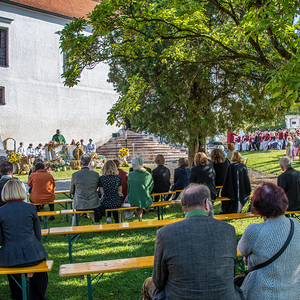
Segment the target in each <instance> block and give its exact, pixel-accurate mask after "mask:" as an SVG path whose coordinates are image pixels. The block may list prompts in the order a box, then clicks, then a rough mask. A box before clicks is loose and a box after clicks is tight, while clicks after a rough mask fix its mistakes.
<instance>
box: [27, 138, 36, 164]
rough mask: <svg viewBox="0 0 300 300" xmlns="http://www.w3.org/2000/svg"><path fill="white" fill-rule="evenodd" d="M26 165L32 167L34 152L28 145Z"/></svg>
mask: <svg viewBox="0 0 300 300" xmlns="http://www.w3.org/2000/svg"><path fill="white" fill-rule="evenodd" d="M26 154H27V164H28V165H32V164H33V161H34V157H35V150H34V148H33V145H32V144H31V143H30V144H29V146H28V148H27V152H26Z"/></svg>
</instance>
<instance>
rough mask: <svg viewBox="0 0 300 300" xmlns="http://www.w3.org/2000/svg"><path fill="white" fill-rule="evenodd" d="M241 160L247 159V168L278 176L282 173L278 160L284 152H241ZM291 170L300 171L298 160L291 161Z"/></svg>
mask: <svg viewBox="0 0 300 300" xmlns="http://www.w3.org/2000/svg"><path fill="white" fill-rule="evenodd" d="M242 156H243V158H248V162H247V167H248V168H251V169H253V170H256V171H261V172H266V173H270V174H275V175H279V174H281V173H282V171H281V169H280V166H279V160H280V158H281V157H283V156H285V150H268V151H250V152H243V153H242ZM293 168H295V169H296V170H298V171H300V161H299V159H294V160H293Z"/></svg>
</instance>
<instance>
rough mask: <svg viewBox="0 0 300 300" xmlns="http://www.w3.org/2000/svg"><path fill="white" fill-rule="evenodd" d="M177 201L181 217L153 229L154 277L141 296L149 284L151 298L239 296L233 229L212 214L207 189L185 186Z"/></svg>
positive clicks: (147, 296)
mask: <svg viewBox="0 0 300 300" xmlns="http://www.w3.org/2000/svg"><path fill="white" fill-rule="evenodd" d="M181 205H182V209H183V211H184V213H185V219H184V220H182V221H180V222H176V223H173V224H170V225H167V226H165V227H163V228H161V229H159V230H158V231H157V235H156V244H155V255H154V266H153V275H152V280H151V278H148V279H147V280H146V281H145V283H144V298H145V299H151V298H150V297H151V292H149V289H151V285H152V286H153V288H152V299H153V300H158V299H172V300H181V299H185V300H194V299H202V300H214V299H222V300H236V299H243V298H241V294H240V291H239V290H238V289H236V288H235V287H234V283H233V277H234V262H235V258H236V236H235V229H234V227H233V226H232V225H230V224H228V223H225V222H222V221H218V220H216V219H214V218H212V217H211V212H212V204H211V201H210V191H209V189H208V188H207V187H206V186H204V185H198V184H192V185H189V186H188V187H187V188H186V189H185V190H184V191H183V192H182V194H181ZM152 283H153V284H154V285H153V284H152ZM147 287H148V293H147Z"/></svg>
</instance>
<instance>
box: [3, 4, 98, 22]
mask: <svg viewBox="0 0 300 300" xmlns="http://www.w3.org/2000/svg"><path fill="white" fill-rule="evenodd" d="M99 2H100V1H99V0H12V4H13V3H20V4H24V5H29V6H32V7H36V8H39V9H43V10H46V11H51V12H54V13H58V14H61V15H66V16H70V17H77V18H79V17H85V16H86V15H87V14H88V13H89V12H91V11H92V10H93V9H94V7H95V5H97V4H98V3H99ZM7 3H8V2H7Z"/></svg>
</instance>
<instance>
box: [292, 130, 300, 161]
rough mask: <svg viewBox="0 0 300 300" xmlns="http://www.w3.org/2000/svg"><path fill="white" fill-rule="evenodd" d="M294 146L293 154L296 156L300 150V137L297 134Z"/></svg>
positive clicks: (294, 137) (294, 136)
mask: <svg viewBox="0 0 300 300" xmlns="http://www.w3.org/2000/svg"><path fill="white" fill-rule="evenodd" d="M293 139H294V147H293V156H294V157H295V158H296V157H297V156H298V151H299V150H300V138H299V137H298V136H297V134H294V135H293Z"/></svg>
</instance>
